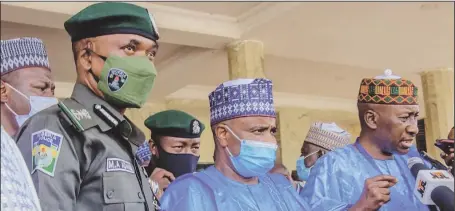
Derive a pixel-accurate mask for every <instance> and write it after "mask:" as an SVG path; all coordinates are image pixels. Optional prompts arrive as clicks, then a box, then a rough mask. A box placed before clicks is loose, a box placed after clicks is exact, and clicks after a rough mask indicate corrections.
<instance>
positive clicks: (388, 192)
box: [378, 188, 390, 195]
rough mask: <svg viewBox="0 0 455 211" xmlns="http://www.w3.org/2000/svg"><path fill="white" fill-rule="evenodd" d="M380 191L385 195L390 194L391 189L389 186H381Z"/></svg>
mask: <svg viewBox="0 0 455 211" xmlns="http://www.w3.org/2000/svg"><path fill="white" fill-rule="evenodd" d="M378 191H379V193H381V194H383V195H390V189H388V188H379V189H378Z"/></svg>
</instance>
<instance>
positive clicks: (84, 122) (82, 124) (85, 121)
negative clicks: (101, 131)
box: [58, 98, 97, 132]
mask: <svg viewBox="0 0 455 211" xmlns="http://www.w3.org/2000/svg"><path fill="white" fill-rule="evenodd" d="M58 107H59V108H60V110H61V111H62V112H63V114H65V116H66V117H67V118H68V119H69V120H70V123H71V124H72V126H73V127H74V128H75V129H76V130H77V131H78V132H83V131H85V130H87V129H89V128H92V127H94V126H96V125H97V123H96V121H95V120H94V119H93V118H92V113H91V112H90V111H88V110H87V108H85V107H84V106H83V105H81V104H79V103H78V102H76V101H75V100H73V99H71V98H67V99H64V100H63V101H59V103H58Z"/></svg>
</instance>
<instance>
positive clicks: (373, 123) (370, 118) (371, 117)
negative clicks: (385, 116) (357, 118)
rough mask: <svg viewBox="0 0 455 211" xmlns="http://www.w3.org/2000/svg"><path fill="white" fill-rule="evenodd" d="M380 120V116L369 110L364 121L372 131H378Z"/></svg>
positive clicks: (364, 116)
mask: <svg viewBox="0 0 455 211" xmlns="http://www.w3.org/2000/svg"><path fill="white" fill-rule="evenodd" d="M378 118H379V115H378V113H376V112H375V111H373V110H370V109H369V110H367V111H366V112H365V114H364V115H363V120H364V121H365V124H366V125H367V126H368V127H369V128H370V129H372V130H376V129H377V128H378Z"/></svg>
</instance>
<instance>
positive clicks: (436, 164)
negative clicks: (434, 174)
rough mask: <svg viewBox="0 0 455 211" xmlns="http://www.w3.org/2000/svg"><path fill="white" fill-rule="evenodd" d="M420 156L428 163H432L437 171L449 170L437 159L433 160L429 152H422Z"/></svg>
mask: <svg viewBox="0 0 455 211" xmlns="http://www.w3.org/2000/svg"><path fill="white" fill-rule="evenodd" d="M420 156H422V157H423V159H425V160H427V161H428V162H430V163H431V165H432V166H433V167H435V168H436V169H439V170H449V169H448V168H447V167H446V166H445V165H444V164H442V163H441V162H439V161H438V160H436V159H433V158H432V157H430V155H428V153H427V152H425V151H420Z"/></svg>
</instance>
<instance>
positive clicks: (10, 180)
mask: <svg viewBox="0 0 455 211" xmlns="http://www.w3.org/2000/svg"><path fill="white" fill-rule="evenodd" d="M1 62H2V64H1V76H2V78H1V122H2V126H1V171H2V176H1V194H2V196H1V197H2V202H1V204H2V206H1V210H11V211H13V210H33V211H35V210H41V208H40V203H39V200H38V197H37V194H36V190H35V187H34V185H33V182H32V179H31V177H30V172H29V171H28V168H27V165H26V164H25V161H24V158H23V157H22V155H21V153H20V151H19V149H18V147H17V145H16V142H15V141H14V140H13V139H12V138H11V136H13V135H15V134H16V132H17V130H18V129H19V127H20V126H21V125H22V124H23V123H24V122H25V121H26V120H27V119H28V118H29V117H30V116H32V115H34V114H35V113H37V112H39V111H41V110H42V109H45V108H46V107H48V106H51V105H53V104H56V103H57V100H56V99H55V98H54V97H53V96H54V88H55V86H54V83H53V81H52V77H51V71H50V66H49V61H48V57H47V53H46V49H45V47H44V44H43V42H42V41H41V40H40V39H38V38H32V37H25V38H18V39H11V40H2V41H1Z"/></svg>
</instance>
